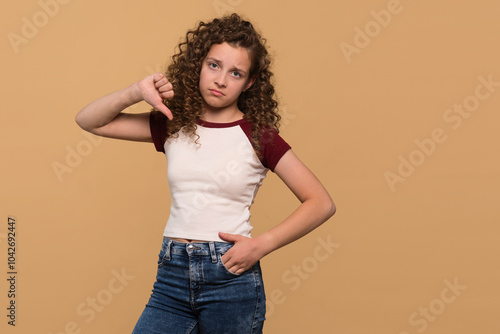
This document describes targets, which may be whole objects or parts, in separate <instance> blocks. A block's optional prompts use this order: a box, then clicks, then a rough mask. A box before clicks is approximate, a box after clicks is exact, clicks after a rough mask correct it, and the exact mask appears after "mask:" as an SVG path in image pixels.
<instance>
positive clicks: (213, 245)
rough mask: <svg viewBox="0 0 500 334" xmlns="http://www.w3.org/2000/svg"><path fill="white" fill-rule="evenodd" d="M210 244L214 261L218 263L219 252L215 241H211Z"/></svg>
mask: <svg viewBox="0 0 500 334" xmlns="http://www.w3.org/2000/svg"><path fill="white" fill-rule="evenodd" d="M208 244H209V246H210V256H212V263H216V262H217V254H216V253H215V242H214V241H210V242H209V243H208Z"/></svg>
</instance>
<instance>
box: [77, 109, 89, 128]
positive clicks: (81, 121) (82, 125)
mask: <svg viewBox="0 0 500 334" xmlns="http://www.w3.org/2000/svg"><path fill="white" fill-rule="evenodd" d="M75 123H76V124H78V126H79V127H80V128H82V129H83V130H85V131H89V130H88V129H87V128H86V127H85V120H84V119H83V117H82V114H81V113H80V112H79V113H78V114H76V116H75Z"/></svg>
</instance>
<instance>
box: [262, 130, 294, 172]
mask: <svg viewBox="0 0 500 334" xmlns="http://www.w3.org/2000/svg"><path fill="white" fill-rule="evenodd" d="M289 149H291V147H290V145H289V144H288V143H287V142H286V141H285V140H284V139H283V138H282V137H281V136H280V135H279V134H278V131H276V129H267V131H263V135H262V137H261V153H262V164H263V165H264V167H266V168H269V169H270V170H271V171H273V172H274V168H275V167H276V165H277V164H278V161H280V159H281V157H282V156H283V155H284V154H285V153H286V152H287V151H288V150H289Z"/></svg>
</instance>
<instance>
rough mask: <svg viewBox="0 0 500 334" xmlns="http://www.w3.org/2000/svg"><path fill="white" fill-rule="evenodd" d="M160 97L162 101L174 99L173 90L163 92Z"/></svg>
mask: <svg viewBox="0 0 500 334" xmlns="http://www.w3.org/2000/svg"><path fill="white" fill-rule="evenodd" d="M160 96H161V98H162V99H164V100H165V99H171V98H173V97H174V91H173V90H169V91H167V92H164V93H160Z"/></svg>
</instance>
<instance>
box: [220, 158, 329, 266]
mask: <svg viewBox="0 0 500 334" xmlns="http://www.w3.org/2000/svg"><path fill="white" fill-rule="evenodd" d="M274 172H275V173H276V174H277V175H278V176H279V177H280V178H281V179H282V180H283V182H285V184H286V185H287V186H288V188H289V189H290V190H291V191H292V192H293V193H294V194H295V196H297V198H298V199H299V200H300V202H301V204H300V205H299V207H298V208H297V209H296V210H295V211H293V212H292V214H290V215H289V216H288V217H287V218H286V219H285V220H284V221H282V222H281V223H280V224H279V225H277V226H275V227H273V228H271V229H270V230H268V231H266V232H264V233H262V234H261V235H259V236H257V237H255V238H253V239H252V238H248V237H244V236H241V235H236V234H229V233H219V236H220V237H221V238H222V239H223V240H226V241H229V242H234V243H235V245H234V247H232V248H231V249H230V250H229V251H227V253H225V254H224V255H223V256H222V261H223V263H224V265H225V266H226V267H227V268H228V269H229V270H230V271H232V272H234V273H241V272H243V271H245V270H247V269H249V268H250V267H251V266H252V265H253V264H255V263H256V262H257V261H258V260H260V259H261V258H262V257H264V256H266V255H267V254H269V253H271V252H273V251H275V250H277V249H278V248H281V247H283V246H285V245H287V244H289V243H291V242H293V241H295V240H297V239H299V238H301V237H303V236H304V235H306V234H307V233H309V232H311V231H312V230H314V229H315V228H316V227H318V226H320V225H321V224H323V223H324V222H326V221H327V220H328V218H330V217H331V216H333V214H334V213H335V210H336V208H335V204H334V203H333V201H332V199H331V197H330V195H329V194H328V192H327V191H326V189H325V187H323V185H322V184H321V182H320V181H319V180H318V179H317V178H316V176H315V175H314V174H313V173H312V172H311V171H310V170H309V169H308V168H307V167H306V166H305V165H304V164H303V163H302V162H301V161H300V160H299V158H298V157H297V156H296V155H295V153H294V152H293V151H292V150H291V149H290V150H288V151H287V152H286V153H285V154H284V155H283V156H282V157H281V159H280V161H279V162H278V164H277V165H276V167H275V168H274Z"/></svg>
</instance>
